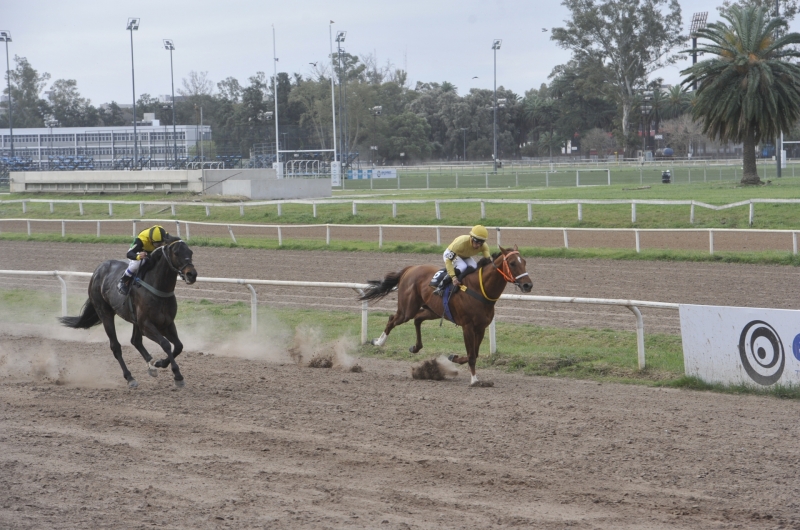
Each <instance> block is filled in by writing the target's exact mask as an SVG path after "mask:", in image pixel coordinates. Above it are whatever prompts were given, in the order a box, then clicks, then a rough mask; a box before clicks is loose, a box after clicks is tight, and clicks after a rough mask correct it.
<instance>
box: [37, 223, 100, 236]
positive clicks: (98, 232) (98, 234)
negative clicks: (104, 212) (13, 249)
mask: <svg viewBox="0 0 800 530" xmlns="http://www.w3.org/2000/svg"><path fill="white" fill-rule="evenodd" d="M29 228H30V227H29ZM28 235H30V229H29V230H28ZM97 237H100V221H97Z"/></svg>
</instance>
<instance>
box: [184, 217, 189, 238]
mask: <svg viewBox="0 0 800 530" xmlns="http://www.w3.org/2000/svg"><path fill="white" fill-rule="evenodd" d="M185 224H186V241H189V222H188V221H187V222H186V223H185Z"/></svg>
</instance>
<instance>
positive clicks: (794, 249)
mask: <svg viewBox="0 0 800 530" xmlns="http://www.w3.org/2000/svg"><path fill="white" fill-rule="evenodd" d="M792 254H794V255H795V256H797V232H792Z"/></svg>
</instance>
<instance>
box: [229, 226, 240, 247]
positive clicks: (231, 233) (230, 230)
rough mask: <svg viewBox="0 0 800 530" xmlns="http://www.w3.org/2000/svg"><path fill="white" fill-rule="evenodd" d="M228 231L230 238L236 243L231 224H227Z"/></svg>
mask: <svg viewBox="0 0 800 530" xmlns="http://www.w3.org/2000/svg"><path fill="white" fill-rule="evenodd" d="M228 233H229V234H230V235H231V239H233V244H234V245H238V243H237V242H236V238H235V237H234V236H233V230H232V229H231V225H228Z"/></svg>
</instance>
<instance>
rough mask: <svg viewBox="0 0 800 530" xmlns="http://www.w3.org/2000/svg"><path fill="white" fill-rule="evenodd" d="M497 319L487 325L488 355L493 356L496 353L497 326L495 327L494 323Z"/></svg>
mask: <svg viewBox="0 0 800 530" xmlns="http://www.w3.org/2000/svg"><path fill="white" fill-rule="evenodd" d="M496 319H497V317H495V318H493V319H492V322H491V324H489V354H490V355H494V354H495V353H497V326H495V323H494V321H495V320H496Z"/></svg>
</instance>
